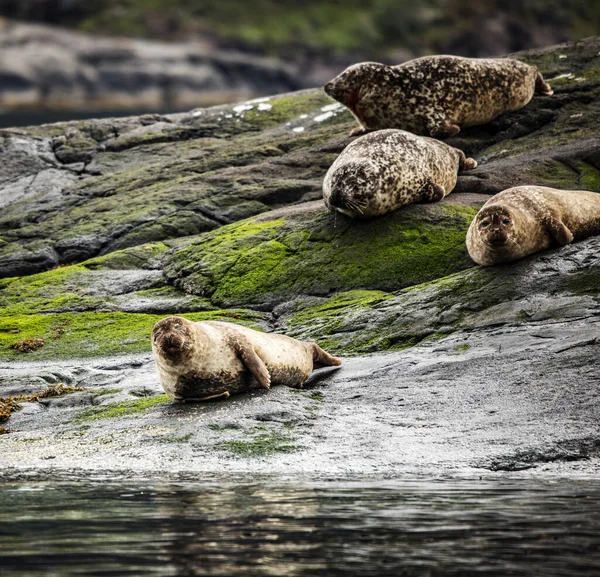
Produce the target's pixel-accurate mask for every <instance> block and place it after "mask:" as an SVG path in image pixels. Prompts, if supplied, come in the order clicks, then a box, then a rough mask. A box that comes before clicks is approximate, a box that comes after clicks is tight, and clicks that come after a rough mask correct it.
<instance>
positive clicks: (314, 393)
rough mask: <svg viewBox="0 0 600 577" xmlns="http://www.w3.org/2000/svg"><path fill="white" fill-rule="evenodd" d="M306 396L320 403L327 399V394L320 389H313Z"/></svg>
mask: <svg viewBox="0 0 600 577" xmlns="http://www.w3.org/2000/svg"><path fill="white" fill-rule="evenodd" d="M306 396H307V397H308V398H309V399H311V400H312V401H317V402H319V403H322V402H323V401H324V400H325V395H324V394H323V393H321V392H320V391H311V392H310V393H308V395H306Z"/></svg>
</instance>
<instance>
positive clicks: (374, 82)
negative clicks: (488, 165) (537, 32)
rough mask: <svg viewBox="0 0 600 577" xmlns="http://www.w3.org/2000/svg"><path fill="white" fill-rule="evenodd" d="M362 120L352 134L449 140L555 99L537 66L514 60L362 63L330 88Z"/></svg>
mask: <svg viewBox="0 0 600 577" xmlns="http://www.w3.org/2000/svg"><path fill="white" fill-rule="evenodd" d="M325 92H326V93H327V94H328V95H329V96H331V97H332V98H334V99H335V100H337V101H338V102H341V103H342V104H343V105H344V106H346V107H348V108H349V109H350V111H351V112H352V114H354V116H355V117H356V119H357V120H358V124H359V126H358V128H355V129H354V130H353V131H352V132H351V133H350V134H351V135H352V134H361V133H364V132H367V131H371V130H381V129H384V128H401V129H403V130H408V131H410V132H413V133H415V134H421V135H429V136H433V137H434V138H446V137H450V136H454V135H456V134H458V133H459V132H460V129H461V127H467V126H477V125H480V124H486V123H487V122H489V121H490V120H493V119H494V118H496V117H497V116H499V115H500V114H502V113H503V112H509V111H511V110H518V109H519V108H522V107H523V106H525V105H526V104H527V103H528V102H529V101H530V100H531V98H532V97H533V94H534V93H535V92H537V93H539V94H543V95H547V96H549V95H551V94H552V88H551V87H550V85H549V84H547V83H546V82H544V79H543V78H542V75H541V74H540V72H539V71H538V69H537V68H536V67H535V66H530V65H529V64H525V63H524V62H520V61H519V60H514V59H512V58H485V59H484V58H462V57H459V56H424V57H423V58H417V59H415V60H410V61H409V62H405V63H404V64H400V65H398V66H387V65H385V64H379V63H378V62H362V63H360V64H354V65H353V66H350V67H349V68H347V69H346V70H345V71H344V72H342V73H341V74H340V75H338V76H336V77H335V78H334V79H333V80H331V81H330V82H328V83H327V84H326V85H325Z"/></svg>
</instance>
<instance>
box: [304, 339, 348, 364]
mask: <svg viewBox="0 0 600 577" xmlns="http://www.w3.org/2000/svg"><path fill="white" fill-rule="evenodd" d="M309 344H310V345H311V346H312V352H313V365H320V366H322V367H339V366H340V365H341V364H342V359H340V358H338V357H334V356H332V355H330V354H329V353H328V352H327V351H324V350H323V349H322V348H321V347H320V346H319V345H318V344H317V343H309Z"/></svg>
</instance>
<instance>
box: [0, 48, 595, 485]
mask: <svg viewBox="0 0 600 577" xmlns="http://www.w3.org/2000/svg"><path fill="white" fill-rule="evenodd" d="M599 54H600V39H597V38H592V39H588V40H584V41H581V42H577V43H571V44H565V45H560V46H555V47H550V48H547V49H542V50H533V51H529V52H526V53H520V54H517V55H516V57H518V58H521V59H523V60H525V61H527V62H529V63H531V64H535V65H536V66H538V67H539V68H540V70H541V71H542V72H543V74H544V77H545V78H546V79H548V80H549V82H550V84H551V85H552V87H553V89H554V91H555V94H554V96H551V97H536V98H534V100H533V101H532V102H531V103H530V104H529V105H527V106H526V107H525V108H524V109H522V110H519V111H517V112H514V113H511V114H507V115H504V116H502V117H500V118H499V119H497V120H496V121H494V122H492V123H490V124H489V125H486V126H484V127H478V128H475V129H469V130H465V131H463V132H461V134H460V135H459V137H456V138H453V139H450V140H449V143H450V144H452V145H454V146H457V147H459V148H462V149H463V150H464V151H465V152H466V153H467V154H468V155H469V156H472V157H474V158H475V159H476V160H477V161H478V163H479V166H478V167H477V168H476V169H475V170H473V171H469V172H467V173H465V174H464V175H461V176H460V178H459V181H458V185H457V188H456V190H455V191H454V192H453V193H452V194H451V195H450V196H449V197H448V198H446V199H444V201H442V202H441V203H439V204H435V205H419V206H411V207H408V208H406V209H403V210H402V211H398V212H396V213H393V214H391V215H388V216H386V217H383V218H381V219H377V220H374V221H370V222H364V223H356V222H349V221H348V219H346V218H345V217H343V216H341V215H337V216H336V217H334V216H333V215H331V214H329V213H328V212H327V211H326V210H325V208H324V206H323V205H322V202H321V201H320V200H319V199H320V197H321V182H322V178H323V176H324V174H325V172H326V170H327V168H328V167H329V166H330V164H331V162H332V161H333V159H334V158H335V156H336V155H337V154H338V153H339V152H340V151H341V150H342V149H343V147H344V146H345V145H346V144H347V143H348V142H350V138H349V137H348V136H347V134H348V132H349V131H350V129H351V128H352V127H353V119H352V118H351V115H350V114H349V113H348V112H347V111H346V110H344V109H343V108H342V107H341V106H340V105H338V104H337V103H334V102H332V101H331V100H330V99H329V98H328V97H327V96H326V95H325V94H324V93H323V92H322V91H321V90H307V91H302V92H297V93H292V94H286V95H282V96H276V97H270V98H261V99H258V100H255V101H252V102H247V103H243V104H239V105H235V104H234V105H224V106H218V107H213V108H208V109H196V110H193V111H191V112H189V113H185V114H178V115H164V116H162V115H146V116H142V117H130V118H124V119H104V120H97V121H81V122H79V121H78V122H70V123H61V124H55V125H45V126H39V127H29V128H15V129H10V130H0V154H1V156H2V161H3V170H2V171H1V173H0V188H1V190H2V195H1V196H0V203H1V206H0V208H1V210H2V215H1V216H0V276H1V277H3V278H2V280H0V396H1V397H9V396H15V395H19V394H23V393H26V394H31V393H35V392H38V391H40V390H43V389H44V387H46V386H49V385H51V384H58V383H64V384H67V385H73V386H83V387H85V388H86V389H87V390H86V391H82V392H75V393H72V394H69V395H66V396H64V397H57V398H49V399H46V400H43V401H40V402H38V403H24V404H23V406H22V409H21V410H20V411H15V412H13V414H12V416H11V417H10V418H9V419H8V421H7V422H6V423H3V425H4V426H5V427H7V428H9V429H11V430H12V431H13V432H10V433H9V434H6V435H2V436H0V447H1V453H0V454H1V455H2V456H1V458H0V462H1V463H2V470H3V473H2V474H3V475H5V476H14V475H20V474H29V473H34V474H41V475H44V474H46V473H50V472H52V471H54V472H55V473H57V474H60V472H61V471H62V472H63V473H66V472H69V471H73V470H78V471H86V470H89V471H92V470H99V469H105V470H119V471H121V472H122V473H124V474H126V473H127V471H134V472H137V473H139V474H142V475H148V474H151V473H152V472H155V471H162V472H167V473H168V472H172V473H173V474H179V473H185V472H186V471H187V472H205V473H207V472H208V473H209V472H214V471H217V470H219V471H225V470H227V471H237V472H244V471H248V472H261V471H264V469H265V467H268V469H269V470H270V471H272V472H275V473H281V474H285V473H286V472H287V473H292V474H293V473H298V474H300V473H307V474H314V475H319V474H328V475H329V474H330V475H354V474H368V475H375V476H377V475H380V476H394V475H400V474H401V475H419V474H426V475H431V474H434V475H442V476H443V475H446V474H447V475H459V476H464V475H466V476H481V475H506V474H507V472H508V473H510V474H511V475H512V474H535V475H537V474H539V475H566V476H586V475H596V474H597V473H598V466H599V463H600V460H599V459H598V455H599V451H600V449H599V448H600V437H599V436H598V431H597V423H598V417H599V416H600V415H599V412H600V404H599V403H598V400H597V396H596V395H595V390H596V389H597V386H598V383H599V380H600V374H599V372H598V370H597V355H598V350H599V349H598V346H599V343H600V331H599V330H598V329H599V326H598V318H600V310H599V306H600V301H599V293H598V290H599V288H598V287H600V259H599V258H598V249H599V248H600V240H599V239H598V238H591V239H588V240H586V241H583V242H581V243H576V244H574V245H571V246H568V247H565V248H564V249H560V250H553V251H549V252H547V253H543V254H540V255H535V256H534V257H532V258H529V259H526V260H524V261H522V262H520V263H518V264H516V265H511V266H500V267H489V268H481V267H477V266H475V265H474V263H473V262H472V261H470V260H469V258H468V256H467V254H466V250H465V246H464V235H465V232H466V230H467V227H468V225H469V222H470V220H471V218H472V217H473V215H474V214H475V213H476V211H477V210H478V208H479V207H480V206H481V205H482V204H483V203H484V202H485V200H486V199H487V198H489V195H490V194H493V193H496V192H498V191H499V190H502V189H504V188H507V187H510V186H514V185H517V184H529V183H536V184H544V185H548V186H556V187H560V188H572V189H588V190H595V191H598V192H600V134H599V133H598V127H597V119H598V117H599V114H600V72H599V71H600V56H599ZM172 313H177V314H182V315H184V316H186V317H188V318H190V319H192V320H202V319H225V320H231V321H233V322H241V323H245V324H247V325H248V326H252V327H254V328H262V329H264V330H271V331H278V332H286V333H287V334H290V335H292V336H296V337H299V338H305V339H314V340H317V341H318V342H319V343H320V344H321V345H322V346H324V347H326V348H328V350H330V351H331V352H332V353H337V354H339V355H342V356H343V357H344V360H345V362H344V366H343V367H342V368H341V369H339V370H338V371H331V370H323V371H322V372H317V373H315V375H314V377H313V378H312V379H311V382H310V383H309V386H308V387H307V389H306V390H304V391H294V390H290V389H287V388H285V387H278V388H274V389H273V390H271V391H269V392H266V393H263V392H257V393H253V394H250V395H245V396H242V397H238V398H232V399H230V400H228V401H226V402H222V403H214V404H207V405H201V406H198V405H197V406H194V405H175V404H172V403H170V402H168V400H167V399H166V397H165V396H164V395H162V391H161V390H160V387H159V385H158V380H157V378H156V374H155V372H154V367H153V362H152V360H151V358H150V356H149V350H150V343H149V334H150V330H151V327H152V325H153V324H154V322H155V321H156V320H157V319H158V318H161V317H162V316H165V315H167V314H172ZM27 339H39V340H40V341H42V343H41V346H39V347H37V348H36V349H35V350H33V351H31V352H27V353H24V352H20V350H19V347H18V346H16V347H15V346H14V345H15V344H16V343H17V344H18V343H21V342H25V341H27ZM11 347H12V348H11ZM365 355H366V356H365ZM519 471H523V472H522V473H519Z"/></svg>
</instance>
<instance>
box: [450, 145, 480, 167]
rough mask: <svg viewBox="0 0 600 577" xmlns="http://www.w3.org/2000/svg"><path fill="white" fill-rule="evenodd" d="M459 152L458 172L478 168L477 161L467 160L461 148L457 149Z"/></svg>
mask: <svg viewBox="0 0 600 577" xmlns="http://www.w3.org/2000/svg"><path fill="white" fill-rule="evenodd" d="M454 150H456V152H458V170H459V171H461V170H473V169H474V168H477V161H476V160H475V159H473V158H467V156H466V155H465V153H464V152H463V151H462V150H461V149H460V148H455V149H454Z"/></svg>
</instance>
